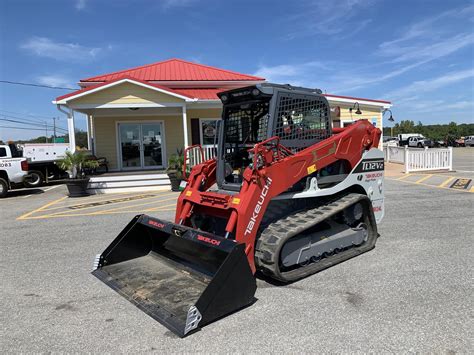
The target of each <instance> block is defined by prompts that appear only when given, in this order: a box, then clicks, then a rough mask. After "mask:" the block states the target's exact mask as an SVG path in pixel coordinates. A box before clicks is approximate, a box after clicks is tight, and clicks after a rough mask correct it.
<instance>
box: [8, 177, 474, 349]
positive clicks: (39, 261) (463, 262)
mask: <svg viewBox="0 0 474 355" xmlns="http://www.w3.org/2000/svg"><path fill="white" fill-rule="evenodd" d="M466 170H467V169H466ZM45 190H47V191H45ZM64 196H65V188H64V187H63V186H58V187H55V188H54V189H49V188H46V189H41V190H40V191H36V192H35V193H31V190H30V191H28V190H18V191H16V192H15V193H14V194H12V195H11V197H9V198H7V199H5V200H2V201H0V206H1V220H2V224H1V227H0V228H1V230H0V243H1V246H2V247H1V249H0V250H1V251H0V253H1V255H0V256H1V257H0V269H1V270H2V272H1V275H2V276H1V278H2V288H1V289H0V298H1V299H2V302H1V303H0V352H1V353H18V352H28V353H31V352H67V353H71V352H81V353H82V352H90V353H98V352H107V353H109V352H110V353H112V352H121V353H123V352H127V353H130V352H151V351H157V352H161V353H177V352H180V353H181V352H205V353H208V352H209V353H210V352H214V353H215V352H219V353H223V352H226V353H228V352H240V353H243V352H250V353H268V352H282V353H283V352H284V353H290V352H291V353H300V352H304V353H308V352H324V353H332V352H339V353H340V352H346V353H347V352H364V353H366V352H372V353H381V352H397V353H399V352H404V353H406V352H421V353H428V352H429V353H450V354H452V353H473V351H474V347H473V343H472V339H473V338H474V336H473V335H474V334H473V331H472V329H474V324H473V297H472V295H473V275H472V270H473V258H472V245H473V233H472V230H473V227H474V226H473V218H472V216H473V196H474V195H473V194H472V193H470V192H469V190H456V189H449V188H439V187H437V186H428V185H423V184H416V183H407V182H404V181H402V180H397V179H387V180H386V216H385V218H384V220H383V222H382V223H381V225H380V226H379V232H380V234H381V237H380V238H379V240H378V242H377V247H376V248H375V249H374V250H373V251H371V252H369V253H366V254H364V255H362V256H360V257H357V258H355V259H352V260H349V261H347V262H345V263H343V264H340V265H337V266H335V267H333V268H331V269H328V270H326V271H323V272H321V273H319V274H317V275H313V276H311V277H308V278H306V279H304V280H301V281H299V282H296V283H293V284H291V285H288V286H275V285H272V284H269V283H267V282H265V281H264V280H258V290H257V294H256V297H257V299H258V301H257V302H256V303H255V304H254V305H252V306H251V307H248V308H246V309H244V310H242V311H240V312H237V313H235V314H232V315H231V316H229V317H226V318H224V319H222V320H220V321H218V322H215V323H213V324H211V325H209V326H207V327H205V328H203V329H202V330H201V331H200V332H197V333H196V334H193V335H192V336H190V337H187V338H185V339H180V338H177V337H176V336H175V335H174V334H173V333H171V332H170V331H168V330H167V329H166V328H164V327H163V326H161V325H160V324H159V323H157V322H156V321H154V320H153V319H151V318H150V317H148V316H147V315H145V314H144V313H143V312H141V311H140V310H138V309H137V308H136V307H134V306H133V305H131V304H130V303H129V302H128V301H126V300H125V299H123V298H122V297H119V296H118V295H117V294H116V293H115V292H113V291H112V290H110V289H109V288H108V287H107V286H105V285H104V284H102V283H101V282H100V281H98V280H97V279H96V278H95V277H93V276H92V275H90V271H91V267H92V262H93V259H94V256H95V255H96V254H97V253H99V252H101V251H103V250H104V248H105V247H106V246H107V245H108V244H110V242H111V241H112V240H113V238H114V237H115V236H116V235H117V234H118V233H119V232H120V231H121V229H122V228H123V227H124V226H125V225H126V224H127V223H128V222H129V220H130V219H131V218H132V217H133V216H134V215H135V214H137V213H141V212H145V213H148V214H150V215H152V216H156V217H159V218H163V219H168V220H172V219H173V217H174V201H175V199H176V198H177V194H176V193H171V192H157V193H143V194H136V193H135V194H120V195H102V196H91V197H87V198H81V199H68V198H64Z"/></svg>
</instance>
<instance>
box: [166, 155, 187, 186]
mask: <svg viewBox="0 0 474 355" xmlns="http://www.w3.org/2000/svg"><path fill="white" fill-rule="evenodd" d="M183 165H184V156H183V152H182V151H181V150H178V151H177V154H173V155H171V156H170V158H169V159H168V168H167V169H166V173H167V174H168V177H169V179H170V182H171V191H179V185H180V183H181V181H182V180H183Z"/></svg>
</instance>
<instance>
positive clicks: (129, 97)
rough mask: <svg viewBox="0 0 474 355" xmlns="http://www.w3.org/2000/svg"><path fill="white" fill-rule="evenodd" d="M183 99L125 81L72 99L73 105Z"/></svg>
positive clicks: (168, 101) (175, 100)
mask: <svg viewBox="0 0 474 355" xmlns="http://www.w3.org/2000/svg"><path fill="white" fill-rule="evenodd" d="M182 102H184V100H183V99H180V98H178V97H175V96H171V95H168V94H165V93H161V92H158V91H155V90H152V89H147V88H144V87H141V86H138V85H136V84H131V83H123V84H119V85H117V86H113V87H111V88H109V89H104V90H102V91H98V92H96V93H92V94H89V95H86V96H83V97H80V98H78V99H75V100H72V101H71V104H72V105H85V104H91V105H105V104H152V103H182Z"/></svg>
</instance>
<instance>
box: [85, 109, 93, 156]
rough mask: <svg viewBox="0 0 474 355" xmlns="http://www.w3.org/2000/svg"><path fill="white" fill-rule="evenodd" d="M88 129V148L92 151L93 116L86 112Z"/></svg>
mask: <svg viewBox="0 0 474 355" xmlns="http://www.w3.org/2000/svg"><path fill="white" fill-rule="evenodd" d="M86 120H87V124H86V130H87V149H88V150H90V151H92V136H91V116H90V115H89V114H86Z"/></svg>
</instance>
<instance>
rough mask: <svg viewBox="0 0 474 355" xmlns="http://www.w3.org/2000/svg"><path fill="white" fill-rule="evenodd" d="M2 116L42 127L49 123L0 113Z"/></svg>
mask: <svg viewBox="0 0 474 355" xmlns="http://www.w3.org/2000/svg"><path fill="white" fill-rule="evenodd" d="M0 116H3V117H8V118H16V119H18V120H23V121H25V122H28V123H32V124H42V125H45V126H48V122H46V121H43V120H34V119H29V118H25V117H18V116H12V115H5V114H3V113H0ZM20 123H23V122H20ZM49 126H51V127H52V126H53V125H49ZM59 128H60V129H62V130H65V131H67V128H63V127H59Z"/></svg>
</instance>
